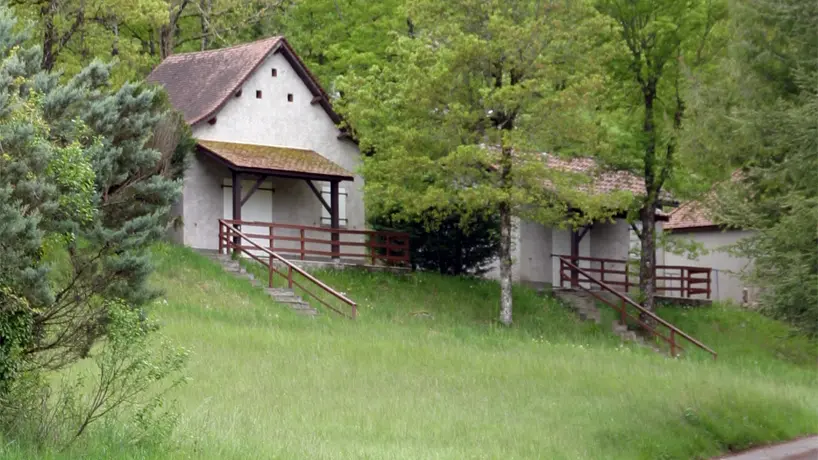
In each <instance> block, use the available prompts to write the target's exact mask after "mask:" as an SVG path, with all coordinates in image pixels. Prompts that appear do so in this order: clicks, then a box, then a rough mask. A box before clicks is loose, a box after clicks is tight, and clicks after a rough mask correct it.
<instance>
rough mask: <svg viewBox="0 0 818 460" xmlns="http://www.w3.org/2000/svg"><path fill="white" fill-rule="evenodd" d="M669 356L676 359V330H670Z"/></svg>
mask: <svg viewBox="0 0 818 460" xmlns="http://www.w3.org/2000/svg"><path fill="white" fill-rule="evenodd" d="M670 356H672V357H674V358H675V357H676V330H675V329H671V330H670Z"/></svg>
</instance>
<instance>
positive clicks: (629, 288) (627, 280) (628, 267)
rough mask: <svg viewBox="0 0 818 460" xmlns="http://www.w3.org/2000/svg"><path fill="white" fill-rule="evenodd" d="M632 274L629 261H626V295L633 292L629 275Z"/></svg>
mask: <svg viewBox="0 0 818 460" xmlns="http://www.w3.org/2000/svg"><path fill="white" fill-rule="evenodd" d="M630 272H631V266H630V264H628V261H627V260H626V261H625V294H628V293H629V292H630V290H631V285H630V277H629V276H628V274H629V273H630Z"/></svg>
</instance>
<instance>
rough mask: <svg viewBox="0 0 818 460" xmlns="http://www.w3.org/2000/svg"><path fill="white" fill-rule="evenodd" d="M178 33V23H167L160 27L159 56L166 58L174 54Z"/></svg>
mask: <svg viewBox="0 0 818 460" xmlns="http://www.w3.org/2000/svg"><path fill="white" fill-rule="evenodd" d="M175 35H176V25H175V24H173V23H171V24H165V25H163V26H162V27H160V28H159V58H160V59H162V60H165V58H167V57H168V56H170V55H171V54H173V40H174V38H175Z"/></svg>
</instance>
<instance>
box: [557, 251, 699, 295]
mask: <svg viewBox="0 0 818 460" xmlns="http://www.w3.org/2000/svg"><path fill="white" fill-rule="evenodd" d="M554 257H559V258H563V257H565V258H567V259H568V260H570V261H571V262H572V263H573V264H574V265H576V266H578V267H581V268H582V269H583V270H585V271H586V272H587V273H589V274H593V275H597V279H598V280H599V281H602V282H603V283H606V284H608V285H609V286H615V287H617V288H620V291H621V292H625V293H627V292H630V290H631V288H636V287H638V286H639V272H638V269H637V270H632V268H634V267H632V266H631V264H630V263H629V262H628V261H626V260H620V259H605V258H601V257H570V256H564V255H557V254H555V255H554ZM712 273H713V269H712V268H709V267H691V266H686V265H657V266H656V268H655V276H656V281H657V285H656V291H657V292H663V293H665V294H666V295H672V296H678V297H684V298H692V297H693V296H694V295H704V296H705V298H706V299H709V298H710V296H711V293H712ZM572 277H573V278H572ZM572 279H573V283H576V280H577V278H576V275H575V274H574V273H572V272H571V271H570V270H569V271H568V273H567V274H566V273H563V271H562V270H561V271H560V283H563V282H565V281H572ZM573 283H572V284H573ZM586 283H587V281H586Z"/></svg>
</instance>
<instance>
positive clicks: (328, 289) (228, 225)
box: [219, 219, 358, 319]
mask: <svg viewBox="0 0 818 460" xmlns="http://www.w3.org/2000/svg"><path fill="white" fill-rule="evenodd" d="M231 222H233V221H229V220H226V219H219V225H220V227H221V226H222V225H224V226H225V227H226V228H227V229H228V232H229V233H232V234H233V236H239V237H241V238H244V240H245V241H247V242H249V243H250V244H251V245H252V246H255V248H256V249H257V250H259V251H262V252H263V253H265V254H267V255H268V256H269V257H271V258H273V259H275V260H277V261H279V262H281V263H282V264H284V265H286V266H287V268H289V269H290V270H292V271H294V272H296V273H298V274H299V275H301V276H303V277H304V278H306V279H307V280H309V281H310V282H312V283H313V284H315V285H316V286H318V287H320V288H321V289H322V290H323V291H324V292H327V293H328V294H330V295H332V296H333V297H335V298H337V299H338V300H340V301H342V302H344V303H345V304H347V305H349V306H350V307H352V318H353V319H354V318H355V317H356V316H357V314H358V304H356V303H355V302H354V301H352V300H351V299H349V298H348V297H347V296H345V295H343V294H341V293H340V292H338V291H336V290H335V289H332V288H331V287H329V286H327V285H326V284H324V283H323V282H322V281H320V280H319V279H317V278H316V277H314V276H312V275H310V274H309V273H307V272H306V271H304V270H303V269H302V268H300V267H298V266H297V265H295V264H293V263H292V262H290V261H289V260H287V259H285V258H284V257H281V256H280V255H279V254H277V253H275V252H273V251H271V250H269V249H268V248H265V247H264V246H261V245H260V244H258V243H256V242H255V241H253V240H252V239H250V238H249V237H247V236H246V235H245V234H244V233H242V232H241V231H239V230H238V229H236V227H234V226H233V225H232V224H231ZM236 222H238V221H236ZM243 223H244V224H247V223H246V222H243ZM219 233H220V235H219V238H220V240H221V238H222V235H221V231H220V232H219ZM230 236H231V235H225V236H224V237H225V238H226V239H227V241H228V244H227V248H228V249H229V248H230V247H235V248H236V249H239V250H240V251H242V252H244V253H246V254H247V255H249V256H251V257H253V258H254V259H256V260H258V259H257V257H256V256H255V255H254V254H251V253H250V252H249V250H248V249H246V248H245V247H243V246H241V245H239V246H238V247H236V246H235V245H232V244H230ZM219 246H220V247H221V241H220V244H219ZM269 268H270V270H273V267H272V264H271V265H270V267H269ZM302 289H303V288H302ZM313 296H314V295H313ZM339 313H340V312H339Z"/></svg>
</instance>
